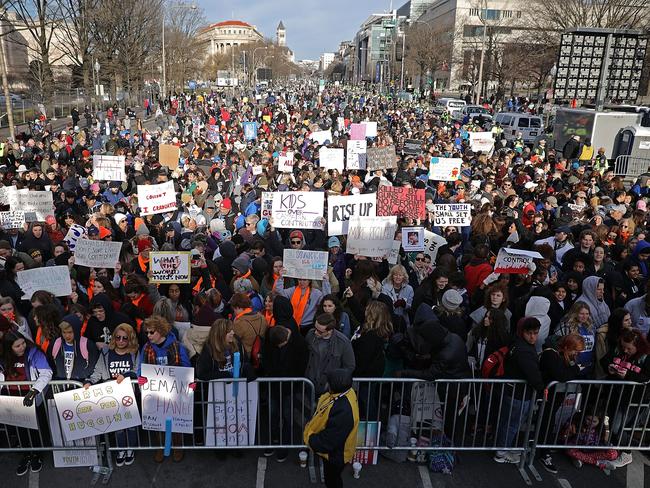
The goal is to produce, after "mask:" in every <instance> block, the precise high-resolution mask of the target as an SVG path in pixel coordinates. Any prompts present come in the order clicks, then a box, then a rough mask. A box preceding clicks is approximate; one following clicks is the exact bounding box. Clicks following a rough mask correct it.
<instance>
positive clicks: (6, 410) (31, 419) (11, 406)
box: [0, 395, 38, 429]
mask: <svg viewBox="0 0 650 488" xmlns="http://www.w3.org/2000/svg"><path fill="white" fill-rule="evenodd" d="M0 424H6V425H15V426H16V427H23V428H25V429H38V422H37V420H36V405H32V406H31V407H26V406H24V405H23V397H22V396H6V395H0Z"/></svg>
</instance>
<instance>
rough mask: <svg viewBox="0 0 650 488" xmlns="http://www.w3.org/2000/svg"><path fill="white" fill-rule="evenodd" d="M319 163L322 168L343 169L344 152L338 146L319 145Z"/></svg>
mask: <svg viewBox="0 0 650 488" xmlns="http://www.w3.org/2000/svg"><path fill="white" fill-rule="evenodd" d="M318 160H319V165H320V167H321V168H323V169H336V170H339V171H343V169H344V167H345V152H344V150H343V148H339V147H321V148H320V150H319V151H318Z"/></svg>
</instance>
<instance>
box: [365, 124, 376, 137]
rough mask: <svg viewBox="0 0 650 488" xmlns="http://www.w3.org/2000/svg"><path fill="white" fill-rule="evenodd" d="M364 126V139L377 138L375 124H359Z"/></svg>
mask: <svg viewBox="0 0 650 488" xmlns="http://www.w3.org/2000/svg"><path fill="white" fill-rule="evenodd" d="M361 125H365V126H366V137H377V122H361Z"/></svg>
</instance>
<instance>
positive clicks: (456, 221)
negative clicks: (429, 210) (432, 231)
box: [433, 203, 472, 227]
mask: <svg viewBox="0 0 650 488" xmlns="http://www.w3.org/2000/svg"><path fill="white" fill-rule="evenodd" d="M471 209H472V206H471V205H470V204H469V203H436V204H435V210H434V213H433V216H434V217H433V225H435V226H437V227H447V226H448V225H455V226H457V227H467V226H469V225H471V223H472V212H471Z"/></svg>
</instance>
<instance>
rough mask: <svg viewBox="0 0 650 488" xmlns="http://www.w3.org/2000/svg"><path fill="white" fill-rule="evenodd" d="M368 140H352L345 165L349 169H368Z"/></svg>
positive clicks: (347, 150) (346, 154)
mask: <svg viewBox="0 0 650 488" xmlns="http://www.w3.org/2000/svg"><path fill="white" fill-rule="evenodd" d="M366 147H367V143H366V140H365V139H363V140H362V141H358V140H354V141H353V140H350V141H348V143H347V149H346V152H345V159H346V162H345V167H346V168H347V169H366Z"/></svg>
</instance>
